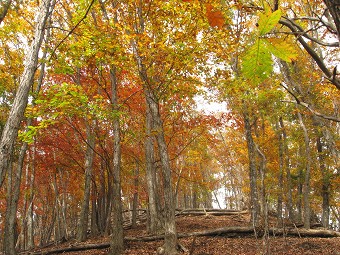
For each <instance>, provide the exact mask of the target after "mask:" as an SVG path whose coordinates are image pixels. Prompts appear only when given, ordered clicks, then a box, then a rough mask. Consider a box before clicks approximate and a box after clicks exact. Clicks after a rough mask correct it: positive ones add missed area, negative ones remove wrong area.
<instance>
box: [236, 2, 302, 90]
mask: <svg viewBox="0 0 340 255" xmlns="http://www.w3.org/2000/svg"><path fill="white" fill-rule="evenodd" d="M281 15H282V13H281V11H280V10H276V11H274V12H272V11H271V9H270V8H265V12H264V13H260V14H259V21H258V32H257V33H258V35H257V38H256V40H255V42H254V44H253V45H252V46H251V47H250V48H249V49H248V50H247V51H246V53H245V56H244V58H243V62H242V72H243V74H244V76H245V77H246V78H247V79H249V80H250V81H252V82H253V83H254V84H259V83H261V82H262V81H263V80H265V79H266V78H268V77H269V75H270V74H271V73H272V71H273V59H272V55H274V56H275V57H278V58H280V59H282V60H284V61H286V62H291V61H292V60H293V59H295V58H296V57H297V52H296V50H295V48H294V46H293V45H292V44H290V43H289V42H287V41H286V40H285V39H284V38H273V37H269V36H266V35H268V33H270V32H271V31H272V30H273V29H274V28H275V26H276V25H277V24H278V23H279V20H280V18H281Z"/></svg>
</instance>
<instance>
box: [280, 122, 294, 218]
mask: <svg viewBox="0 0 340 255" xmlns="http://www.w3.org/2000/svg"><path fill="white" fill-rule="evenodd" d="M279 122H280V128H281V132H282V138H283V152H284V156H285V160H284V169H285V173H286V181H287V210H288V218H289V220H290V221H291V222H294V220H295V219H294V218H295V215H294V210H293V195H292V176H291V173H290V160H289V151H288V142H287V134H286V129H285V125H284V122H283V119H282V117H280V119H279Z"/></svg>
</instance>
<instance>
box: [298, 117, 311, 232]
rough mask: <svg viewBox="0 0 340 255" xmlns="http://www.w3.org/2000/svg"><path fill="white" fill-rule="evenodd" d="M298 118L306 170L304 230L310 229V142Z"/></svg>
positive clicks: (305, 129) (303, 125) (302, 123)
mask: <svg viewBox="0 0 340 255" xmlns="http://www.w3.org/2000/svg"><path fill="white" fill-rule="evenodd" d="M297 114H298V118H299V122H300V125H301V128H302V130H303V135H304V141H305V159H306V168H305V180H304V190H303V204H304V207H303V208H304V211H303V212H304V216H303V217H304V227H305V228H306V229H310V216H311V212H310V202H309V193H310V170H311V162H312V158H311V153H310V145H309V143H310V140H309V135H308V131H307V128H306V126H305V124H304V122H303V120H302V116H301V113H300V112H298V113H297Z"/></svg>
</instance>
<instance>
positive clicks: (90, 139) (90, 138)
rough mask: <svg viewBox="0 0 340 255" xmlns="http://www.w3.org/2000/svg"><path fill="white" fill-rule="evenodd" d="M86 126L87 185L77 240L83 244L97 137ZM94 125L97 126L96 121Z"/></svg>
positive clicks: (86, 227)
mask: <svg viewBox="0 0 340 255" xmlns="http://www.w3.org/2000/svg"><path fill="white" fill-rule="evenodd" d="M85 122H86V123H85V125H86V137H87V138H86V153H85V185H84V197H83V202H82V206H81V212H80V217H79V223H78V232H77V239H78V241H80V242H83V241H85V240H86V238H87V230H88V220H89V206H90V193H91V180H92V169H93V159H94V146H95V136H94V132H93V131H92V128H93V127H91V126H90V124H89V123H88V122H87V121H85ZM92 124H95V123H94V121H93V123H92Z"/></svg>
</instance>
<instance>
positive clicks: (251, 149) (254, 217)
mask: <svg viewBox="0 0 340 255" xmlns="http://www.w3.org/2000/svg"><path fill="white" fill-rule="evenodd" d="M243 119H244V128H245V132H246V141H247V147H248V160H249V180H250V208H251V222H252V224H253V226H257V224H258V215H259V201H258V192H257V172H256V171H257V169H256V150H255V143H254V140H253V136H252V134H251V124H250V119H249V114H248V113H244V114H243Z"/></svg>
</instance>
